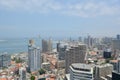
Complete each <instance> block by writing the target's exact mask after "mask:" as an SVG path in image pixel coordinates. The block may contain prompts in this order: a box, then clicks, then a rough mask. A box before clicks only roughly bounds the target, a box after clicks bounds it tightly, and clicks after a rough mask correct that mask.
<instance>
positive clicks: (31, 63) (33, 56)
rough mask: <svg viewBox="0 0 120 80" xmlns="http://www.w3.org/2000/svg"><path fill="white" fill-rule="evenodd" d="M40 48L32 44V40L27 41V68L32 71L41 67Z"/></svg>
mask: <svg viewBox="0 0 120 80" xmlns="http://www.w3.org/2000/svg"><path fill="white" fill-rule="evenodd" d="M40 59H41V55H40V48H38V47H36V46H35V45H34V41H33V40H30V41H29V46H28V68H29V70H30V71H31V72H32V71H37V70H39V69H40V68H41V60H40Z"/></svg>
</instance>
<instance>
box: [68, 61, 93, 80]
mask: <svg viewBox="0 0 120 80" xmlns="http://www.w3.org/2000/svg"><path fill="white" fill-rule="evenodd" d="M94 67H95V66H94V65H91V64H82V63H74V64H72V65H71V66H70V80H94Z"/></svg>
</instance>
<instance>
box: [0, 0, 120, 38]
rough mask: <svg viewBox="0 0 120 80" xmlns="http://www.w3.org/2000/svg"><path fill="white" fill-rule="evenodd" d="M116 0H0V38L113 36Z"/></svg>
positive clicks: (118, 15) (117, 16) (119, 13)
mask: <svg viewBox="0 0 120 80" xmlns="http://www.w3.org/2000/svg"><path fill="white" fill-rule="evenodd" d="M119 10H120V1H119V0H109V1H108V0H100V1H96V0H74V1H73V0H69V1H68V0H66V1H64V0H60V1H59V0H25V1H24V0H17V1H16V0H11V1H9V0H0V37H1V38H6V37H36V36H38V35H41V36H46V37H49V36H51V37H58V36H59V37H66V36H67V37H78V36H81V35H82V36H86V35H87V34H90V35H92V36H115V35H116V34H119V29H120V27H119V26H120V23H119V22H120V11H119Z"/></svg>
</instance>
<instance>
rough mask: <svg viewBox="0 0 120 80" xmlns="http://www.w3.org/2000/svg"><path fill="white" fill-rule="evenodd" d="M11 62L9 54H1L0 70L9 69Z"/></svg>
mask: <svg viewBox="0 0 120 80" xmlns="http://www.w3.org/2000/svg"><path fill="white" fill-rule="evenodd" d="M10 62H11V57H10V55H9V54H7V53H3V54H0V68H4V67H8V66H9V65H10Z"/></svg>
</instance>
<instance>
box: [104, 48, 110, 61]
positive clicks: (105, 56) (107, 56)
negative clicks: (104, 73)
mask: <svg viewBox="0 0 120 80" xmlns="http://www.w3.org/2000/svg"><path fill="white" fill-rule="evenodd" d="M111 56H112V52H111V50H105V51H104V52H103V57H104V58H105V59H107V58H111Z"/></svg>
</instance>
